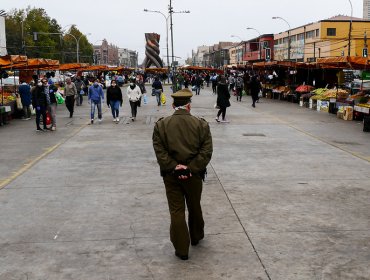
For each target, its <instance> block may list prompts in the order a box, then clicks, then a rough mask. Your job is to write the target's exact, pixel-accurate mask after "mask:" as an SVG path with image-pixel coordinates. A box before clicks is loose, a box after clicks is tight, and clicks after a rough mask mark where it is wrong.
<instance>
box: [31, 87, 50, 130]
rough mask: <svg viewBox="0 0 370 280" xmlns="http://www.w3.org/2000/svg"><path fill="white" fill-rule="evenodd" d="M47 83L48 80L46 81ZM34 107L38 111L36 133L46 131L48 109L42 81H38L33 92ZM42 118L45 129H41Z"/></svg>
mask: <svg viewBox="0 0 370 280" xmlns="http://www.w3.org/2000/svg"><path fill="white" fill-rule="evenodd" d="M46 83H47V80H46ZM32 106H33V108H35V110H36V131H37V132H40V131H45V130H46V129H47V127H46V107H47V100H46V94H45V90H44V87H43V84H42V81H38V82H37V85H36V86H35V88H33V90H32ZM41 116H42V123H43V125H44V129H42V128H41V127H40V118H41Z"/></svg>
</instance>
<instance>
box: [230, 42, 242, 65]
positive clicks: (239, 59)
mask: <svg viewBox="0 0 370 280" xmlns="http://www.w3.org/2000/svg"><path fill="white" fill-rule="evenodd" d="M230 37H231V38H238V39H239V40H240V45H243V47H242V64H243V57H244V40H243V39H242V38H241V37H240V36H238V35H231V36H230ZM239 60H240V59H239V52H238V63H239Z"/></svg>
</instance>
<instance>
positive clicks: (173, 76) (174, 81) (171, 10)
mask: <svg viewBox="0 0 370 280" xmlns="http://www.w3.org/2000/svg"><path fill="white" fill-rule="evenodd" d="M168 14H169V15H170V28H171V65H172V91H173V92H176V91H177V81H176V73H175V64H174V56H175V55H174V49H173V22H172V14H173V7H172V0H170V5H169V6H168Z"/></svg>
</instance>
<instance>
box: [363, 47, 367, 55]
mask: <svg viewBox="0 0 370 280" xmlns="http://www.w3.org/2000/svg"><path fill="white" fill-rule="evenodd" d="M362 56H363V57H367V48H363V49H362Z"/></svg>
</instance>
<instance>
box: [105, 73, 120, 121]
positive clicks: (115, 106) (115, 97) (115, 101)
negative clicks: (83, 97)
mask: <svg viewBox="0 0 370 280" xmlns="http://www.w3.org/2000/svg"><path fill="white" fill-rule="evenodd" d="M122 102H123V99H122V91H121V88H120V87H118V86H117V83H116V81H115V80H112V82H111V85H110V87H108V89H107V105H108V107H110V108H111V110H112V116H113V121H114V122H116V123H119V107H120V106H121V107H122Z"/></svg>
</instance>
